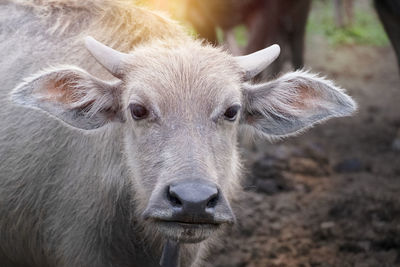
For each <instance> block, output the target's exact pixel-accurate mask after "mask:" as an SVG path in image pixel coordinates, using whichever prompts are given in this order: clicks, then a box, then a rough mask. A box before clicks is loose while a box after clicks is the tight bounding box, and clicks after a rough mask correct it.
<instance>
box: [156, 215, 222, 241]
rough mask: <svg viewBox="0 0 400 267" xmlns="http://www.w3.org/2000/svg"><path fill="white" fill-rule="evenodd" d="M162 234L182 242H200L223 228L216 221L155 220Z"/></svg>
mask: <svg viewBox="0 0 400 267" xmlns="http://www.w3.org/2000/svg"><path fill="white" fill-rule="evenodd" d="M154 224H155V225H156V227H157V228H158V230H159V231H160V232H161V234H162V235H163V236H164V237H165V238H167V239H171V240H175V241H177V242H181V243H198V242H201V241H204V240H205V239H207V238H209V237H210V236H212V235H214V234H215V232H216V231H217V230H218V229H220V228H221V226H222V224H221V223H216V222H187V221H173V220H154Z"/></svg>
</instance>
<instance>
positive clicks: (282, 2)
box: [186, 0, 311, 74]
mask: <svg viewBox="0 0 400 267" xmlns="http://www.w3.org/2000/svg"><path fill="white" fill-rule="evenodd" d="M186 1H187V6H186V16H187V19H188V20H189V21H190V22H191V23H192V24H193V26H194V27H195V28H196V30H197V31H198V33H199V35H200V36H201V37H203V38H205V39H207V40H208V41H209V42H211V43H213V44H217V43H218V41H217V35H216V28H217V27H220V28H222V29H223V30H224V32H225V33H229V31H230V30H232V29H233V28H234V27H235V26H237V25H240V24H245V25H246V26H247V29H248V44H247V46H246V47H245V48H244V49H242V51H241V52H240V53H241V54H247V53H251V52H254V51H257V50H259V49H261V48H263V47H266V46H269V45H271V44H274V43H277V44H279V45H280V46H281V47H282V48H283V49H282V50H283V51H288V52H289V51H290V54H291V57H290V58H291V63H292V65H293V67H294V68H295V69H300V68H302V67H303V66H304V58H303V53H304V34H305V26H306V22H307V17H308V13H309V10H310V6H311V0H243V1H240V0H221V1H215V0H186ZM229 46H230V48H231V50H233V51H234V52H235V51H237V49H236V48H235V47H234V45H232V42H230V44H229ZM285 58H287V55H282V56H281V57H280V58H279V59H278V60H277V61H276V62H275V63H274V64H273V65H272V67H271V68H270V70H271V72H272V74H277V73H279V72H280V71H281V69H282V65H283V63H284V60H285Z"/></svg>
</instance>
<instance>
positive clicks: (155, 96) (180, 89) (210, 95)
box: [127, 42, 241, 110]
mask: <svg viewBox="0 0 400 267" xmlns="http://www.w3.org/2000/svg"><path fill="white" fill-rule="evenodd" d="M133 55H134V56H133V58H132V63H131V64H132V66H131V71H130V73H129V76H128V81H127V86H128V87H129V91H130V96H129V101H135V99H140V100H141V101H151V102H155V104H157V105H158V106H159V108H160V109H161V110H162V109H165V110H167V109H170V108H171V106H173V107H180V106H187V105H189V106H190V107H191V108H195V107H196V106H199V107H201V108H203V109H204V108H206V107H209V108H210V109H211V108H213V107H215V106H216V105H219V104H221V103H224V102H240V98H241V92H240V79H241V73H240V69H239V67H238V66H237V65H236V63H235V61H234V59H233V57H232V56H230V55H228V54H227V53H225V52H223V51H221V50H220V49H217V48H213V47H210V46H204V45H201V44H200V43H195V42H193V43H189V44H183V45H181V46H177V47H173V48H170V47H164V46H154V47H146V48H139V49H137V50H135V51H134V52H133ZM228 104H229V103H228Z"/></svg>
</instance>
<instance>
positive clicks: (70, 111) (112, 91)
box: [11, 66, 124, 130]
mask: <svg viewBox="0 0 400 267" xmlns="http://www.w3.org/2000/svg"><path fill="white" fill-rule="evenodd" d="M121 84H122V82H121V81H115V82H114V81H113V82H109V81H103V80H100V79H98V78H96V77H94V76H92V75H90V74H89V73H87V72H86V71H84V70H82V69H79V68H77V67H74V66H68V67H63V68H58V69H52V70H47V71H43V72H40V73H39V74H36V75H35V76H33V77H31V78H29V79H28V80H26V81H25V82H23V83H22V84H20V85H19V86H18V87H17V88H15V89H14V90H13V91H12V92H11V100H12V101H14V102H15V103H17V104H20V105H23V106H27V107H31V108H34V109H36V110H43V111H45V112H46V113H48V114H49V115H51V116H53V117H55V118H57V119H59V120H61V121H63V122H65V123H67V124H68V125H70V126H72V127H75V128H79V129H85V130H91V129H96V128H100V127H102V126H104V125H106V124H107V123H110V122H113V121H124V117H123V112H122V109H121V95H122V89H121V88H122V85H121Z"/></svg>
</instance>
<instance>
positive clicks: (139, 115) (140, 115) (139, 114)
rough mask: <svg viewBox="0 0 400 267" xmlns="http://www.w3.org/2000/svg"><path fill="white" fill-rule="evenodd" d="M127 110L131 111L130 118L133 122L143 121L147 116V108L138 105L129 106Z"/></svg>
mask: <svg viewBox="0 0 400 267" xmlns="http://www.w3.org/2000/svg"><path fill="white" fill-rule="evenodd" d="M129 109H130V111H131V114H132V118H133V119H135V120H142V119H145V118H146V117H147V116H148V115H149V111H148V110H147V108H146V107H144V106H143V105H140V104H129Z"/></svg>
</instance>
